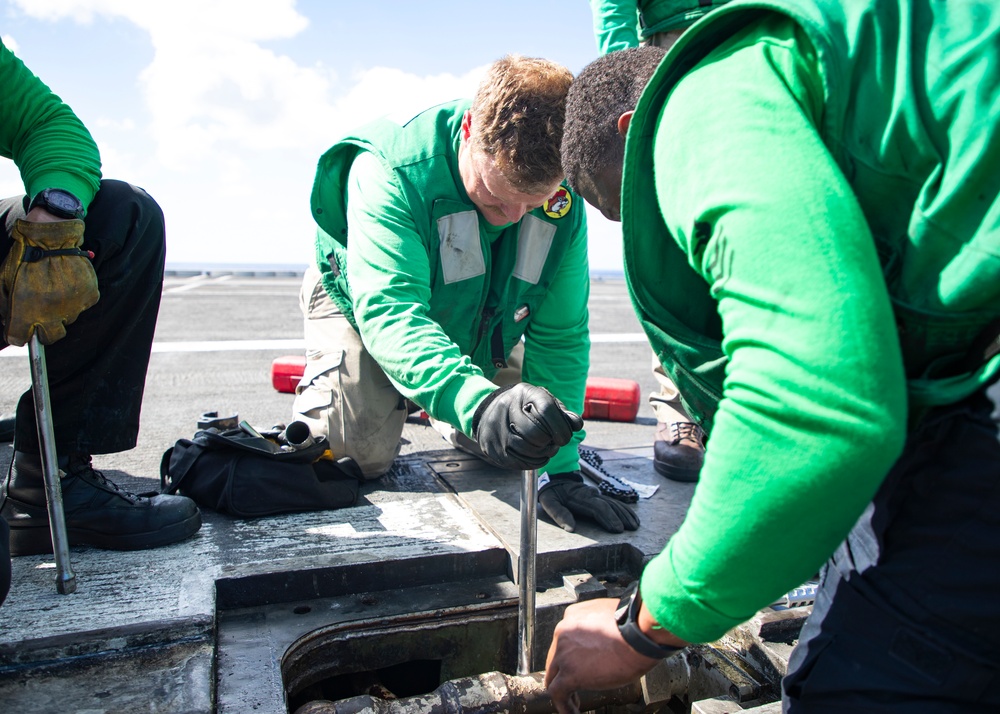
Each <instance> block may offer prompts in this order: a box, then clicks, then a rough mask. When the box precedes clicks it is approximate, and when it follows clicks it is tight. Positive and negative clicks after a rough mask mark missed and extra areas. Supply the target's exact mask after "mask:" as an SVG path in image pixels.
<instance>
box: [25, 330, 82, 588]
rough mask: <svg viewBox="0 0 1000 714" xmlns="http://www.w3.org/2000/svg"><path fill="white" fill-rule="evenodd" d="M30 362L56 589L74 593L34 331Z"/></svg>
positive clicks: (40, 349)
mask: <svg viewBox="0 0 1000 714" xmlns="http://www.w3.org/2000/svg"><path fill="white" fill-rule="evenodd" d="M28 357H29V360H30V362H31V391H32V395H33V397H34V400H35V423H36V424H37V426H38V443H39V445H40V446H41V451H42V477H43V478H44V480H45V503H46V505H47V506H48V510H49V532H50V533H51V535H52V553H53V555H54V556H55V559H56V590H57V591H58V592H59V593H60V594H61V595H69V594H70V593H74V592H76V576H75V575H74V574H73V567H72V565H70V562H69V535H68V534H67V532H66V516H65V515H64V514H63V502H62V484H61V483H60V476H61V474H60V471H59V457H58V456H57V455H56V437H55V428H54V427H53V426H52V401H51V399H50V398H49V373H48V370H47V369H46V366H45V347H44V346H43V345H42V343H41V342H39V340H38V331H37V330H35V331H33V332H32V333H31V338H30V339H29V340H28Z"/></svg>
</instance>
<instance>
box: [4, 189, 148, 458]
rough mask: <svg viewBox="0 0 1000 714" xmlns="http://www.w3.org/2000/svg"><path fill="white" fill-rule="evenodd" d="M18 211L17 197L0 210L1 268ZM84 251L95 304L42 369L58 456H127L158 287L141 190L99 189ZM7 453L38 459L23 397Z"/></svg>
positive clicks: (50, 349)
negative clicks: (90, 256)
mask: <svg viewBox="0 0 1000 714" xmlns="http://www.w3.org/2000/svg"><path fill="white" fill-rule="evenodd" d="M26 203H27V199H26V198H25V197H23V196H19V197H16V198H9V199H6V200H3V201H0V226H2V228H3V230H0V261H2V260H3V258H4V257H6V255H7V253H8V252H9V251H10V248H11V246H12V244H13V241H12V239H11V237H10V232H11V230H12V228H13V226H14V221H15V220H16V219H18V218H23V217H24V210H25V207H26ZM83 247H84V248H85V249H87V250H91V251H93V252H94V261H93V262H94V269H95V271H96V272H97V282H98V288H99V290H100V292H101V299H100V300H99V301H98V302H97V304H96V305H94V306H93V307H91V308H90V309H88V310H84V311H83V312H82V313H80V317H79V318H78V319H77V320H76V322H74V323H73V324H72V325H69V326H67V328H66V337H64V338H63V339H61V340H59V341H58V342H56V343H54V344H52V345H49V346H47V347H46V348H45V361H46V363H47V366H48V375H49V394H50V396H51V399H52V417H53V424H54V430H55V436H56V450H57V451H58V452H59V454H69V453H70V452H81V453H86V454H108V453H115V452H119V451H125V450H127V449H131V448H132V447H134V446H135V444H136V439H137V437H138V434H139V411H140V408H141V406H142V393H143V390H144V389H145V384H146V369H147V367H148V366H149V353H150V348H151V346H152V343H153V331H154V330H155V328H156V316H157V314H158V312H159V308H160V292H161V290H162V287H163V261H164V257H165V254H166V249H165V245H164V226H163V213H162V211H160V207H159V206H158V205H157V204H156V202H155V201H154V200H153V199H152V198H150V196H149V195H148V194H147V193H146V192H145V191H143V190H142V189H140V188H136V187H134V186H131V185H129V184H127V183H123V182H121V181H110V180H104V181H102V182H101V188H100V190H99V191H98V192H97V196H96V197H95V198H94V200H93V202H92V203H91V204H90V207H89V208H88V210H87V218H86V228H85V230H84V234H83ZM5 346H6V344H5V343H4V342H3V341H2V337H0V347H5ZM25 378H26V379H30V376H29V374H28V373H27V371H26V372H25ZM14 448H15V449H16V450H18V451H25V452H34V453H38V450H39V447H38V434H37V430H36V426H35V409H34V401H33V399H32V395H31V390H28V391H26V392H25V393H24V394H23V395H22V396H21V399H20V401H19V402H18V405H17V421H16V431H15V435H14Z"/></svg>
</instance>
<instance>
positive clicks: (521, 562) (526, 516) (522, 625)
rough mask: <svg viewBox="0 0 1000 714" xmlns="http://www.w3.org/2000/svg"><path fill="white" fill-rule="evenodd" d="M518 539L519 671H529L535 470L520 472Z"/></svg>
mask: <svg viewBox="0 0 1000 714" xmlns="http://www.w3.org/2000/svg"><path fill="white" fill-rule="evenodd" d="M521 476H522V478H521V543H520V549H521V551H520V555H519V557H518V560H517V585H518V592H519V595H520V596H519V598H518V604H517V625H518V651H519V653H520V659H519V661H518V664H517V673H518V675H521V676H524V675H526V674H530V673H531V671H532V670H531V661H532V656H533V654H534V652H535V554H536V551H537V543H538V528H537V526H538V507H537V503H538V470H537V469H530V470H527V471H522V472H521Z"/></svg>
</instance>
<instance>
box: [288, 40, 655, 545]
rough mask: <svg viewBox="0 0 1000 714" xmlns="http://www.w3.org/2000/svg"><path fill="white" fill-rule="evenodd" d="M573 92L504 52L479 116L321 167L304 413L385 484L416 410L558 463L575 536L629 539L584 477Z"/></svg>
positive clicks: (398, 130) (463, 434) (461, 441)
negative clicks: (565, 154)
mask: <svg viewBox="0 0 1000 714" xmlns="http://www.w3.org/2000/svg"><path fill="white" fill-rule="evenodd" d="M571 80H572V75H571V74H570V72H569V71H568V70H566V69H565V68H564V67H561V66H559V65H557V64H554V63H552V62H548V61H545V60H540V59H533V58H525V57H519V56H510V57H506V58H503V59H502V60H498V61H497V62H495V63H493V65H491V67H490V68H489V70H488V71H487V74H486V76H485V78H484V79H483V81H482V83H481V84H480V87H479V90H478V91H477V93H476V96H475V98H474V99H473V101H472V102H471V104H470V103H469V102H468V101H458V102H450V103H447V104H443V105H440V106H437V107H433V108H431V109H428V110H426V111H424V112H422V113H421V114H419V115H417V116H416V117H414V118H413V119H411V120H410V121H408V122H406V123H405V124H403V125H399V124H397V123H394V122H392V121H390V120H388V119H382V120H378V121H376V122H374V123H372V124H370V125H368V126H365V127H362V128H360V129H358V130H357V131H356V132H354V133H352V134H350V135H349V136H346V137H344V138H343V139H341V140H340V141H339V142H337V143H336V144H335V145H334V146H333V147H332V148H330V149H329V150H328V151H327V152H326V153H325V154H324V155H323V157H322V158H321V159H320V162H319V168H318V170H317V174H316V180H315V183H314V185H313V192H312V209H313V216H314V218H315V220H316V222H317V224H318V226H319V231H318V233H317V238H316V264H315V265H314V266H313V267H312V268H311V269H310V270H309V271H308V272H307V274H306V276H305V278H304V281H303V289H302V309H303V314H304V315H305V340H306V353H307V364H306V370H305V373H304V374H303V377H302V380H301V382H300V384H299V386H298V389H297V396H296V400H295V403H294V406H293V409H294V411H295V414H296V418H297V419H300V420H302V421H305V422H306V423H308V424H309V425H310V428H311V429H312V431H313V433H314V434H315V435H323V436H327V437H328V438H329V440H330V444H331V448H332V450H333V451H334V453H335V454H337V455H338V456H341V455H347V456H350V457H352V458H353V459H354V460H355V461H357V462H358V464H359V465H360V467H361V469H362V471H363V472H364V474H365V476H366V477H368V478H376V477H378V476H381V475H382V474H383V473H385V472H386V471H387V470H388V469H389V468H390V466H391V465H392V462H393V459H394V458H395V456H396V455H397V454H398V452H399V438H400V435H401V433H402V429H403V424H404V422H405V420H406V417H407V414H408V412H409V411H410V406H409V405H410V404H413V405H416V407H419V408H421V409H423V410H425V411H426V412H427V414H428V415H429V416H430V417H431V418H432V419H433V420H435V421H436V422H438V423H439V424H441V425H442V427H447V428H448V429H450V433H451V439H452V440H453V443H455V445H457V446H459V447H461V448H465V449H466V450H468V451H471V452H473V453H476V454H477V455H481V456H482V457H483V458H485V459H486V460H488V461H490V462H491V463H493V464H494V465H497V466H500V467H502V468H508V469H527V468H539V469H543V470H544V471H545V473H544V474H543V477H542V479H541V481H540V483H541V488H540V492H539V502H540V503H541V505H542V506H543V507H544V508H545V510H546V512H547V513H549V514H550V515H551V516H552V517H553V518H554V519H555V520H556V521H557V522H558V523H559V524H560V525H561V526H562V527H564V528H568V529H570V530H571V529H573V528H574V527H575V518H574V516H575V515H577V516H580V515H582V516H586V517H592V518H594V519H595V520H597V522H598V524H599V525H600V526H601V527H603V528H605V529H607V530H611V531H614V532H621V531H622V530H624V529H626V528H628V529H633V530H634V529H635V528H636V527H637V526H638V521H637V520H636V518H635V516H634V514H633V513H632V512H631V511H630V510H629V509H628V508H627V507H625V506H624V505H622V504H621V503H618V502H616V501H614V500H613V499H610V498H607V497H604V496H603V495H602V494H601V493H600V492H599V491H598V490H597V489H595V488H593V487H590V486H587V485H585V484H583V483H582V477H581V476H580V474H579V473H578V468H579V453H578V445H579V443H580V441H581V439H582V438H583V431H582V426H583V422H582V420H581V419H580V417H579V416H578V414H579V413H580V412H581V410H582V408H583V397H584V390H585V386H586V379H587V370H588V366H589V349H590V338H589V333H588V329H587V324H588V312H587V299H588V295H589V285H590V282H589V281H590V278H589V273H588V264H587V231H586V220H585V215H586V214H585V211H584V210H583V204H582V202H580V200H579V198H578V197H577V196H576V195H574V194H573V193H572V192H570V191H569V190H568V189H567V188H566V187H564V186H562V185H561V182H562V177H563V173H562V166H561V163H560V156H559V145H560V141H561V139H562V126H563V119H564V112H565V97H566V92H567V90H568V88H569V84H570V82H571ZM522 338H523V343H522Z"/></svg>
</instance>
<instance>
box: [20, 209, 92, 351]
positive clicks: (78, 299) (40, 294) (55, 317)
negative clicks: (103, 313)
mask: <svg viewBox="0 0 1000 714" xmlns="http://www.w3.org/2000/svg"><path fill="white" fill-rule="evenodd" d="M11 237H12V238H13V239H14V245H13V246H12V247H11V249H10V252H9V253H8V254H7V258H6V259H5V260H4V261H3V266H2V267H0V316H2V317H3V322H4V338H5V339H6V340H7V343H8V344H11V345H19V346H20V345H24V344H26V343H27V342H28V340H29V339H31V334H32V333H33V332H34V331H35V330H38V339H39V341H40V342H41V343H42V344H43V345H51V344H52V343H53V342H56V341H57V340H60V339H62V338H63V337H65V336H66V325H68V324H70V323H72V322H73V321H74V320H76V318H77V317H78V316H79V314H80V313H81V312H83V311H84V310H86V309H87V308H88V307H90V306H91V305H93V304H94V303H96V302H97V300H98V299H99V298H100V296H101V295H100V293H99V292H98V290H97V273H96V272H94V266H93V265H92V264H91V262H90V260H91V258H93V254H92V253H89V252H87V251H84V250H80V246H81V245H82V244H83V221H80V220H72V221H55V222H53V223H33V222H30V221H24V220H20V219H19V220H18V221H17V223H16V224H15V226H14V230H13V231H12V232H11Z"/></svg>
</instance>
